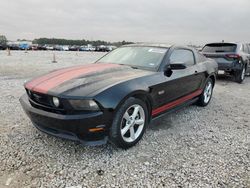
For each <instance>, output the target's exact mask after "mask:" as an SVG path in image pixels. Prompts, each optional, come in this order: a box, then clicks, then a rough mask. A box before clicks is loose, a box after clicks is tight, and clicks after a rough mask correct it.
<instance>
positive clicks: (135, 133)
mask: <svg viewBox="0 0 250 188" xmlns="http://www.w3.org/2000/svg"><path fill="white" fill-rule="evenodd" d="M144 125H145V112H144V109H143V108H142V106H140V105H139V104H134V105H132V106H130V107H129V108H128V109H127V110H126V112H125V113H124V115H123V118H122V121H121V135H122V138H123V140H124V141H125V142H134V141H135V140H136V139H137V138H138V137H139V136H140V135H141V133H142V131H143V128H144Z"/></svg>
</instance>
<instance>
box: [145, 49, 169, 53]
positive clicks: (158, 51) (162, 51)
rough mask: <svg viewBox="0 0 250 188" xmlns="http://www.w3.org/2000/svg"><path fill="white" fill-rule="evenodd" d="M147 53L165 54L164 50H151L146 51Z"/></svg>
mask: <svg viewBox="0 0 250 188" xmlns="http://www.w3.org/2000/svg"><path fill="white" fill-rule="evenodd" d="M148 52H152V53H160V54H164V53H165V52H166V49H161V48H151V49H149V50H148Z"/></svg>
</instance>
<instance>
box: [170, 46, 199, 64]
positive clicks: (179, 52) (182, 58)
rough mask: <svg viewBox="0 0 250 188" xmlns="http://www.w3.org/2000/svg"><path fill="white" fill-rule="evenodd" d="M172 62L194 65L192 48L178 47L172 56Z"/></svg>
mask: <svg viewBox="0 0 250 188" xmlns="http://www.w3.org/2000/svg"><path fill="white" fill-rule="evenodd" d="M171 63H185V65H186V66H192V65H194V54H193V52H192V51H190V50H185V49H176V50H174V51H173V52H172V54H171V56H170V64H171Z"/></svg>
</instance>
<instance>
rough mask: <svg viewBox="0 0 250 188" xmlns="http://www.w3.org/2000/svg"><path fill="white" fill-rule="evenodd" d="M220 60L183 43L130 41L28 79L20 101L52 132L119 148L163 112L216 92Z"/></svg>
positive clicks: (37, 122) (129, 143)
mask: <svg viewBox="0 0 250 188" xmlns="http://www.w3.org/2000/svg"><path fill="white" fill-rule="evenodd" d="M216 72H217V63H216V62H215V61H214V60H211V59H207V58H206V57H205V56H203V55H202V54H200V53H199V52H197V51H196V50H193V49H191V48H188V47H185V46H168V45H155V44H151V45H149V44H146V45H143V44H138V45H127V46H123V47H120V48H118V49H116V50H113V51H111V52H110V53H108V54H107V55H105V56H104V57H102V58H101V59H99V60H98V61H97V62H96V63H94V64H90V65H83V66H76V67H71V68H66V69H61V70H57V71H54V72H52V73H50V74H48V75H45V76H42V77H39V78H37V79H34V80H32V81H30V82H27V83H26V84H25V89H26V92H27V93H26V94H24V95H23V96H22V97H21V99H20V102H21V104H22V106H23V109H24V110H25V112H26V113H27V115H28V116H29V117H30V119H31V121H32V122H33V124H34V125H35V126H36V127H37V128H38V129H39V130H41V131H43V132H46V133H48V134H51V135H54V136H58V137H62V138H67V139H72V140H77V141H81V142H82V143H85V144H86V143H88V144H95V145H97V144H103V143H106V142H107V140H109V141H110V142H112V143H114V144H115V145H116V146H118V147H121V148H129V147H131V146H133V145H135V144H136V143H137V142H138V141H139V140H140V139H141V138H142V136H143V134H144V131H145V129H146V127H147V125H148V123H149V122H150V121H151V120H152V119H155V118H157V117H160V116H161V115H163V114H164V113H167V112H171V111H173V110H176V109H179V108H181V107H183V106H186V105H189V104H192V103H195V102H196V103H197V104H198V105H199V106H206V105H208V103H209V102H210V100H211V98H212V93H213V88H214V84H215V80H216Z"/></svg>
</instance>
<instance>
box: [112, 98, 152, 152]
mask: <svg viewBox="0 0 250 188" xmlns="http://www.w3.org/2000/svg"><path fill="white" fill-rule="evenodd" d="M147 120H148V110H147V106H146V104H145V103H144V102H143V101H142V100H140V99H136V98H129V99H128V100H127V101H126V102H125V103H124V104H122V105H121V107H120V109H119V110H118V111H117V113H116V115H115V118H114V121H113V124H112V126H111V129H110V141H111V142H112V143H113V144H115V145H116V146H117V147H120V148H124V149H126V148H129V147H132V146H134V145H135V144H137V142H139V140H140V139H141V138H142V136H143V134H144V132H145V129H146V126H147V123H148V121H147Z"/></svg>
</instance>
